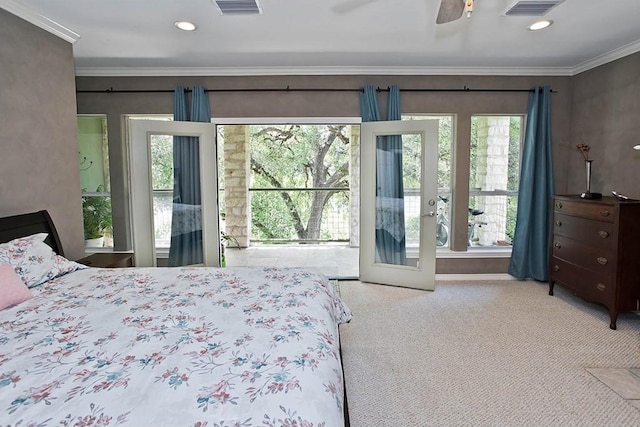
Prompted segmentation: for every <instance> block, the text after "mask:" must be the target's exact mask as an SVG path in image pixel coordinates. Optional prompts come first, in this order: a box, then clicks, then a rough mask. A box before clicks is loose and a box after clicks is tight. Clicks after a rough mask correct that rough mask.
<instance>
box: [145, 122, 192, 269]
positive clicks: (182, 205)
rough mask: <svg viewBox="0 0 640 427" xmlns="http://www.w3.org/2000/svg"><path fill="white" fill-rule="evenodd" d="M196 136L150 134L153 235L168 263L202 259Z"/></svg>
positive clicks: (183, 262)
mask: <svg viewBox="0 0 640 427" xmlns="http://www.w3.org/2000/svg"><path fill="white" fill-rule="evenodd" d="M198 144H199V142H198V138H196V137H186V136H171V135H152V136H151V137H150V158H151V185H152V190H153V201H152V206H153V219H154V236H155V245H156V249H157V250H160V251H162V250H164V251H165V252H166V251H167V250H168V257H169V261H168V265H169V266H180V265H193V264H200V263H202V262H203V258H202V253H203V252H202V244H203V242H202V219H201V209H202V207H201V193H200V165H199V151H198Z"/></svg>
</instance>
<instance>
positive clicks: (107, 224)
mask: <svg viewBox="0 0 640 427" xmlns="http://www.w3.org/2000/svg"><path fill="white" fill-rule="evenodd" d="M78 155H79V159H78V160H79V167H80V185H81V188H82V214H83V221H84V237H85V246H86V247H87V248H99V247H113V232H112V212H111V193H110V191H111V185H110V182H109V148H108V141H107V119H106V116H86V115H81V116H78Z"/></svg>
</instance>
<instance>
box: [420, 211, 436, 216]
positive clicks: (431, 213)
mask: <svg viewBox="0 0 640 427" xmlns="http://www.w3.org/2000/svg"><path fill="white" fill-rule="evenodd" d="M422 216H436V213H435V212H434V211H429V212H427V213H426V214H422Z"/></svg>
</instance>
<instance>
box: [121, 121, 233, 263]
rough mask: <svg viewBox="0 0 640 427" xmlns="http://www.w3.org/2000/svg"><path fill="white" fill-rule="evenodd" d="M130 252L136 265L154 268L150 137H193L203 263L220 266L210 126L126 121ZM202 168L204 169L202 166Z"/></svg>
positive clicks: (216, 183)
mask: <svg viewBox="0 0 640 427" xmlns="http://www.w3.org/2000/svg"><path fill="white" fill-rule="evenodd" d="M127 129H128V135H129V139H128V142H129V144H128V145H129V147H128V148H129V150H128V151H129V159H130V162H129V164H130V191H131V210H132V231H133V250H134V253H135V256H136V265H137V266H141V267H153V266H156V265H157V261H156V248H155V238H154V223H153V192H152V188H151V165H150V162H149V159H150V157H151V156H150V145H149V142H150V136H151V135H177V136H193V137H197V138H198V141H199V143H200V165H201V167H200V186H201V193H202V194H201V201H202V207H201V209H202V212H201V218H202V240H203V248H202V251H203V262H204V265H206V266H213V267H219V266H220V226H219V217H220V215H219V206H218V165H217V155H216V151H217V150H216V140H215V126H214V125H212V124H211V123H200V122H179V121H164V120H137V119H134V120H132V119H127ZM205 165H206V167H205Z"/></svg>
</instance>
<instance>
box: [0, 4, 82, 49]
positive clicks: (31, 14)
mask: <svg viewBox="0 0 640 427" xmlns="http://www.w3.org/2000/svg"><path fill="white" fill-rule="evenodd" d="M0 8H2V9H4V10H6V11H7V12H10V13H12V14H14V15H16V16H17V17H19V18H22V19H24V20H25V21H27V22H29V23H31V24H33V25H35V26H36V27H40V28H42V29H43V30H45V31H48V32H50V33H51V34H53V35H55V36H58V37H60V38H61V39H63V40H66V41H68V42H69V43H71V44H73V43H75V42H76V41H78V39H79V38H80V34H78V33H76V32H75V31H72V30H70V29H69V28H67V27H65V26H63V25H60V24H58V23H57V22H55V21H53V20H51V19H49V18H47V17H46V16H44V15H42V14H41V13H40V12H38V11H37V10H35V9H32V8H30V7H27V6H25V5H23V4H20V3H18V2H17V1H14V0H0Z"/></svg>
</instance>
